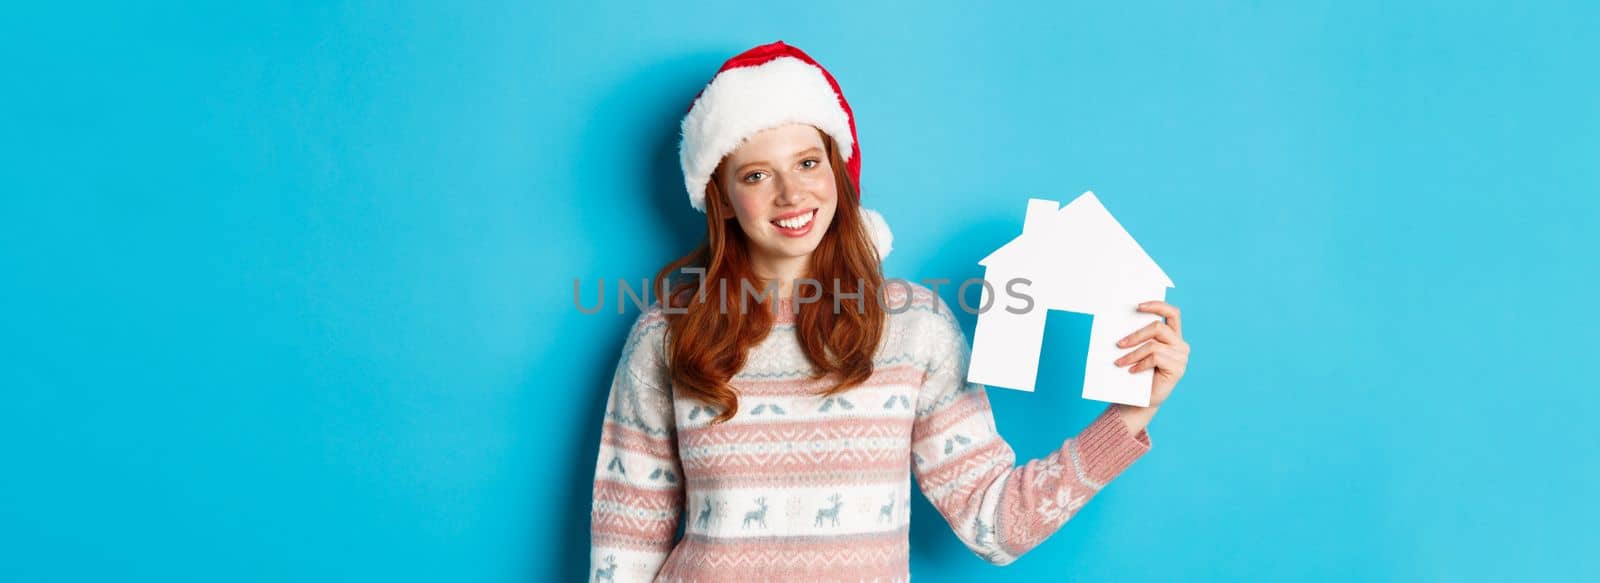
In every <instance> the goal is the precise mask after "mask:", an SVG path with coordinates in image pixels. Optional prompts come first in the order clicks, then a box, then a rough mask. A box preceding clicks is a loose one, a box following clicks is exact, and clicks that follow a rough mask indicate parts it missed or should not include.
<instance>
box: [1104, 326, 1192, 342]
mask: <svg viewBox="0 0 1600 583" xmlns="http://www.w3.org/2000/svg"><path fill="white" fill-rule="evenodd" d="M1151 338H1155V339H1156V340H1160V341H1162V342H1165V343H1167V344H1182V343H1183V337H1182V335H1181V334H1179V333H1178V331H1177V330H1174V329H1172V327H1170V326H1167V325H1166V324H1165V323H1163V322H1159V321H1157V322H1151V323H1149V324H1145V325H1144V327H1143V328H1140V329H1138V330H1134V331H1133V333H1132V334H1129V335H1127V336H1124V337H1123V338H1122V340H1118V341H1117V346H1133V345H1135V344H1138V343H1140V342H1143V341H1145V340H1149V339H1151Z"/></svg>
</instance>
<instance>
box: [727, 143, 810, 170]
mask: <svg viewBox="0 0 1600 583" xmlns="http://www.w3.org/2000/svg"><path fill="white" fill-rule="evenodd" d="M821 153H822V148H819V147H817V146H812V147H810V148H806V149H804V150H801V151H799V152H795V153H794V154H793V155H791V157H793V158H799V157H801V156H805V155H807V154H821ZM766 163H767V161H766V160H754V161H751V162H745V163H744V164H743V165H741V166H739V167H738V168H736V169H734V171H733V173H734V174H740V173H743V172H744V169H745V168H749V167H751V166H755V165H757V164H766Z"/></svg>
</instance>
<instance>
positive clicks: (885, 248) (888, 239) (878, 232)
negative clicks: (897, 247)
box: [861, 208, 894, 261]
mask: <svg viewBox="0 0 1600 583" xmlns="http://www.w3.org/2000/svg"><path fill="white" fill-rule="evenodd" d="M861 218H862V219H863V220H865V221H866V223H867V234H869V235H871V236H872V244H873V246H875V247H877V248H878V260H879V261H882V260H883V259H884V258H886V257H888V256H889V252H890V251H893V250H894V233H892V232H890V231H889V222H888V221H885V220H883V215H882V214H880V213H878V211H875V210H872V209H869V208H863V209H861Z"/></svg>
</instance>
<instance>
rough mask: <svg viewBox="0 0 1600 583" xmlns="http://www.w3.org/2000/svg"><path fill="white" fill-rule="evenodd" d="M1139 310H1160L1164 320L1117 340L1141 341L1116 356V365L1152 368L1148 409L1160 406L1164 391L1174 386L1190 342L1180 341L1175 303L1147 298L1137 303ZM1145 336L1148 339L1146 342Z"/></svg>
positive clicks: (1135, 369)
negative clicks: (1142, 343)
mask: <svg viewBox="0 0 1600 583" xmlns="http://www.w3.org/2000/svg"><path fill="white" fill-rule="evenodd" d="M1139 311H1141V312H1150V313H1152V314H1159V315H1161V316H1162V317H1164V318H1166V321H1165V322H1163V321H1160V320H1157V321H1155V322H1151V323H1150V324H1149V325H1148V326H1145V327H1143V328H1140V329H1138V330H1137V331H1135V332H1134V333H1132V334H1129V335H1127V336H1126V337H1124V338H1123V339H1122V340H1120V341H1118V342H1117V346H1121V347H1129V346H1136V345H1138V344H1139V343H1140V342H1144V345H1143V346H1139V347H1138V348H1136V349H1134V350H1133V351H1131V352H1129V353H1127V354H1124V355H1123V356H1122V358H1119V359H1117V362H1116V364H1117V366H1126V365H1128V364H1132V365H1133V366H1132V367H1129V368H1128V372H1130V373H1135V372H1139V371H1141V370H1145V369H1148V368H1154V369H1155V374H1154V375H1152V376H1154V377H1155V379H1154V382H1153V383H1152V384H1151V387H1150V406H1149V407H1148V409H1151V410H1153V409H1155V408H1156V407H1160V406H1161V403H1162V402H1163V401H1166V400H1167V395H1171V394H1172V388H1173V387H1174V386H1177V384H1178V379H1180V378H1183V371H1184V369H1185V368H1187V367H1188V365H1189V343H1188V342H1184V341H1183V321H1182V319H1180V317H1179V314H1178V307H1177V306H1174V305H1172V304H1169V303H1166V302H1162V301H1149V302H1145V303H1142V304H1139ZM1146 340H1148V341H1149V342H1145V341H1146Z"/></svg>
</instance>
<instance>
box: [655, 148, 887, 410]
mask: <svg viewBox="0 0 1600 583" xmlns="http://www.w3.org/2000/svg"><path fill="white" fill-rule="evenodd" d="M817 133H818V134H820V135H821V136H822V140H823V142H824V143H825V149H826V150H827V156H828V162H829V164H830V165H831V166H832V167H833V178H834V182H835V184H837V186H838V201H839V202H838V208H837V210H836V211H835V212H834V215H833V222H832V223H831V224H829V225H828V230H827V231H826V232H824V233H823V235H822V240H821V242H819V243H818V244H817V248H816V250H815V251H813V252H812V253H811V260H810V262H809V266H808V267H807V274H806V275H805V277H809V278H811V279H815V280H817V281H818V282H820V283H821V284H822V288H823V289H822V297H821V298H820V299H819V300H818V301H816V302H812V303H800V302H796V303H798V304H799V312H798V313H797V314H796V315H795V333H796V336H798V338H799V341H800V347H801V348H802V349H803V350H804V352H805V355H806V359H807V360H809V361H810V362H811V365H812V367H813V368H814V369H815V372H814V374H813V375H812V378H813V379H821V378H823V377H827V376H830V375H832V376H833V378H834V379H835V380H836V382H835V383H834V384H833V385H832V386H831V387H829V388H828V389H826V390H824V391H823V392H822V394H824V395H833V394H837V393H841V392H844V391H846V390H849V389H850V388H852V387H855V386H858V385H860V384H861V383H863V382H865V381H866V380H867V378H868V377H870V376H872V359H873V357H874V356H875V353H876V352H877V348H878V341H879V339H880V338H881V337H882V336H883V324H884V312H885V310H884V308H883V305H882V304H881V303H880V296H879V293H880V292H881V290H882V288H883V267H882V263H881V262H880V261H879V258H878V252H877V250H876V248H874V247H873V244H872V239H871V237H870V236H869V234H868V231H867V226H866V223H865V220H864V219H863V218H862V215H861V201H860V193H859V191H858V190H857V188H856V185H855V184H854V183H852V182H851V180H850V175H849V173H848V170H847V169H846V166H845V161H844V160H843V157H842V156H840V153H839V148H838V147H837V144H835V143H834V141H833V138H832V137H830V136H828V135H827V134H826V133H825V132H822V131H821V130H818V132H817ZM722 173H723V168H722V167H721V166H720V165H719V166H718V167H717V169H716V171H715V172H713V173H712V175H711V180H710V181H709V182H707V183H706V200H707V203H706V205H705V207H706V239H705V241H704V242H702V243H701V244H700V245H699V246H698V247H697V248H695V250H693V251H690V252H689V254H687V255H684V256H683V257H681V258H679V259H677V260H675V261H673V262H671V263H668V264H667V265H666V267H663V268H661V271H660V272H657V273H656V277H655V286H654V288H655V291H656V292H657V296H656V297H658V298H661V301H662V302H663V303H664V304H665V305H667V306H670V307H671V308H672V311H681V313H671V312H668V313H667V315H666V318H667V334H666V338H665V340H664V341H665V343H666V347H665V348H666V355H667V362H668V366H669V367H670V369H671V374H672V382H673V385H674V386H675V387H676V388H678V389H679V390H681V391H682V392H683V394H685V395H687V396H689V397H692V398H695V399H699V400H701V401H703V402H705V403H707V404H710V405H713V406H715V407H716V408H717V409H720V412H719V413H718V414H717V416H716V417H715V418H714V419H713V421H712V422H713V423H721V422H723V421H727V420H728V419H731V418H733V416H734V414H735V413H737V412H738V411H739V395H738V392H737V391H736V390H735V389H734V388H733V387H732V386H731V385H729V381H730V380H731V379H732V378H733V375H734V374H736V373H738V372H739V370H740V369H742V368H744V363H745V356H746V353H747V352H748V351H749V350H750V348H751V347H752V346H755V345H756V344H758V343H760V342H761V341H762V340H763V339H765V338H766V337H767V333H768V332H770V331H771V329H772V306H771V305H769V303H770V302H771V301H776V298H775V297H773V298H771V299H769V300H768V301H764V302H761V303H760V305H759V306H754V305H749V306H746V309H740V299H741V292H742V290H743V287H742V285H743V282H746V281H748V282H750V285H752V286H754V287H755V289H757V290H760V291H763V292H764V291H765V290H766V289H767V288H766V286H765V282H764V281H762V280H761V279H760V278H758V277H756V276H755V273H754V271H753V270H752V265H751V260H750V248H749V245H750V242H749V239H748V238H747V237H746V236H745V234H744V230H743V229H741V228H740V227H739V224H738V221H735V220H729V219H731V218H732V217H729V216H725V214H724V213H725V212H726V211H725V210H724V205H721V204H717V203H716V201H717V200H721V197H722V193H721V188H720V183H719V178H720V177H721V176H722ZM691 267H698V268H702V269H704V270H705V273H704V276H703V278H702V277H700V276H699V274H693V275H689V276H688V277H687V278H683V277H674V276H681V275H683V272H682V270H683V269H684V268H691ZM834 282H838V284H837V285H838V287H839V291H840V292H843V293H842V294H841V295H843V294H852V295H851V297H847V298H844V299H841V300H840V302H839V307H840V309H839V310H838V311H837V312H835V310H834V309H833V304H834V295H835V294H834V286H835V284H834ZM857 282H859V289H857ZM701 285H704V286H705V287H704V288H703V289H702V288H701V287H700V286H701ZM724 285H725V286H726V287H725V288H723V287H721V286H724ZM720 289H726V290H727V291H728V293H727V295H726V296H723V295H722V294H721V293H720V291H719V290H720ZM856 293H859V294H861V295H860V296H854V295H853V294H856ZM857 297H859V298H861V299H859V300H857V299H856V298H857ZM751 299H754V296H751ZM752 304H753V302H752Z"/></svg>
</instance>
